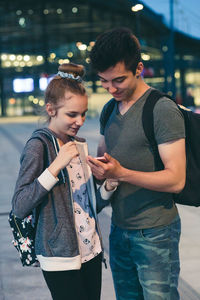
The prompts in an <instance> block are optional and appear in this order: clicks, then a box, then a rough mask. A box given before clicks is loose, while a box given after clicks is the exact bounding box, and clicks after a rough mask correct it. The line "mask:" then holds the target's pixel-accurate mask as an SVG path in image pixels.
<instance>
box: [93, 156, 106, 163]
mask: <svg viewBox="0 0 200 300" xmlns="http://www.w3.org/2000/svg"><path fill="white" fill-rule="evenodd" d="M95 159H97V160H99V161H101V162H103V163H107V162H108V161H107V159H106V158H105V157H104V156H98V157H95Z"/></svg>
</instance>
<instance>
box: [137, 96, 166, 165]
mask: <svg viewBox="0 0 200 300" xmlns="http://www.w3.org/2000/svg"><path fill="white" fill-rule="evenodd" d="M163 96H166V95H165V94H163V93H161V92H160V91H158V90H152V91H151V92H150V94H149V96H148V97H147V99H146V102H145V104H144V107H143V113H142V125H143V129H144V133H145V135H146V137H147V139H148V141H149V144H150V146H151V149H152V152H153V155H154V160H155V165H156V169H157V170H161V169H163V163H162V161H161V159H160V155H159V152H158V145H157V142H156V139H155V134H154V119H153V110H154V106H155V104H156V103H157V102H158V100H159V99H160V98H161V97H163Z"/></svg>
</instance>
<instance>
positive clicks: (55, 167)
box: [48, 142, 79, 177]
mask: <svg viewBox="0 0 200 300" xmlns="http://www.w3.org/2000/svg"><path fill="white" fill-rule="evenodd" d="M78 155H79V153H78V150H77V148H76V144H75V143H74V142H68V143H66V144H64V145H63V146H61V147H60V150H59V152H58V155H57V157H56V158H55V160H54V161H53V162H52V163H51V164H50V166H49V167H48V170H49V171H50V172H51V174H52V175H53V176H55V177H57V175H58V173H59V172H60V170H62V169H64V168H65V167H66V166H67V165H68V164H69V163H70V161H71V160H72V158H74V157H76V156H78Z"/></svg>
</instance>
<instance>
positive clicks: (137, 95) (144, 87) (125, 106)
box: [118, 81, 150, 115]
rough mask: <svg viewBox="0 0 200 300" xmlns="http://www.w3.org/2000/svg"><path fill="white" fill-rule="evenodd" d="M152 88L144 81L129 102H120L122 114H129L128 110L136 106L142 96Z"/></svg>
mask: <svg viewBox="0 0 200 300" xmlns="http://www.w3.org/2000/svg"><path fill="white" fill-rule="evenodd" d="M149 88H150V86H149V85H147V84H146V83H145V82H144V81H142V83H141V84H139V85H138V86H137V88H136V90H135V91H134V93H133V95H132V97H131V98H130V99H127V100H122V101H120V103H119V105H118V108H119V111H120V113H121V114H122V115H123V114H125V113H126V112H127V110H128V109H129V108H130V107H131V106H132V105H133V104H134V103H136V102H137V101H138V100H139V99H140V98H141V97H142V95H143V94H144V93H145V92H146V91H147V90H148V89H149Z"/></svg>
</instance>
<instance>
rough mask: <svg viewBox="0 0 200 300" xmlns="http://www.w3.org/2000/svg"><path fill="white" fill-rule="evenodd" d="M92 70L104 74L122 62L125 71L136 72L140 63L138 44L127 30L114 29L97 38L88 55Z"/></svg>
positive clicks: (122, 28)
mask: <svg viewBox="0 0 200 300" xmlns="http://www.w3.org/2000/svg"><path fill="white" fill-rule="evenodd" d="M90 60H91V65H92V68H93V69H94V70H95V71H97V72H104V71H105V70H107V69H108V68H110V67H114V66H115V65H116V64H117V63H118V62H124V63H125V66H126V69H127V70H131V71H132V72H133V74H135V72H136V68H137V65H138V63H139V62H140V61H141V48H140V43H139V41H138V39H137V38H136V36H135V35H134V34H133V33H132V32H131V30H130V29H128V28H124V27H121V28H115V29H112V30H109V31H107V32H104V33H102V34H101V35H99V36H98V37H97V40H96V43H95V45H94V47H93V48H92V51H91V54H90Z"/></svg>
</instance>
